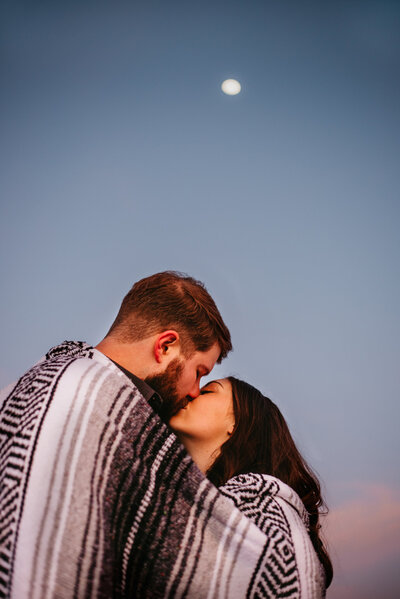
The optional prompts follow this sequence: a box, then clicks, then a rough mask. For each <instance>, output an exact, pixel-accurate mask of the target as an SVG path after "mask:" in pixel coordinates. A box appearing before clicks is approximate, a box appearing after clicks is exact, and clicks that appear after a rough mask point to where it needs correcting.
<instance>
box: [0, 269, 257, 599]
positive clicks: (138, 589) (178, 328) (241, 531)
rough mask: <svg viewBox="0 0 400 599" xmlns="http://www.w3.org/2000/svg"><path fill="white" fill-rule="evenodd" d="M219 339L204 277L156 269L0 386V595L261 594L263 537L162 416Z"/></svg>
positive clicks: (221, 331) (226, 345)
mask: <svg viewBox="0 0 400 599" xmlns="http://www.w3.org/2000/svg"><path fill="white" fill-rule="evenodd" d="M230 350H231V341H230V335H229V331H228V329H227V327H226V326H225V324H224V322H223V320H222V318H221V316H220V314H219V311H218V309H217V307H216V305H215V303H214V301H213V300H212V298H211V297H210V295H209V294H208V292H207V291H206V290H205V288H204V286H203V285H202V284H201V283H199V282H198V281H195V280H194V279H192V278H190V277H187V276H183V275H181V274H178V273H175V272H164V273H159V274H156V275H153V276H151V277H148V278H146V279H143V280H141V281H139V282H138V283H136V284H135V285H134V286H133V287H132V289H131V291H130V292H129V293H128V295H127V296H126V297H125V299H124V300H123V302H122V305H121V309H120V311H119V313H118V316H117V318H116V320H115V322H114V324H113V325H112V327H111V329H110V331H109V332H108V334H107V336H106V337H105V339H103V341H101V342H100V343H99V344H98V345H97V347H96V348H92V347H90V346H89V345H87V344H85V343H82V342H65V343H63V344H61V345H60V346H57V347H55V348H53V349H52V350H50V351H49V353H48V354H47V355H46V357H45V359H43V360H42V361H41V362H39V364H37V365H36V366H34V367H33V368H32V369H31V370H29V371H28V372H27V373H26V374H25V375H23V376H22V377H21V379H20V380H19V381H18V382H17V383H16V384H15V385H13V386H11V387H9V388H7V389H5V390H4V391H3V392H2V394H1V395H0V525H1V528H0V597H13V598H15V599H27V598H29V599H42V598H45V597H46V598H54V597H57V598H62V599H64V598H70V597H71V598H72V597H79V598H80V597H93V598H100V597H102V598H106V597H140V598H141V597H149V598H150V597H151V598H157V597H160V598H161V597H184V596H186V597H196V598H197V597H200V598H201V597H217V596H222V595H223V596H227V597H244V596H246V595H247V596H257V593H260V592H261V593H262V587H263V584H264V583H263V581H262V570H263V562H264V561H265V559H267V557H266V556H267V553H268V551H267V548H268V543H267V542H266V541H267V539H266V538H265V537H264V535H263V534H262V533H261V532H260V531H259V530H258V529H257V528H256V527H255V526H254V525H253V524H251V523H250V522H249V521H248V520H247V519H246V518H245V517H244V516H242V515H241V514H240V512H239V511H238V510H237V509H236V508H235V507H234V506H233V505H232V504H230V503H229V502H228V500H227V499H225V498H223V497H222V496H221V495H220V494H219V493H218V491H217V490H216V489H215V488H214V487H213V486H212V485H211V484H210V483H209V482H208V481H207V480H206V479H205V478H204V476H203V475H202V474H201V473H200V471H199V470H198V469H197V467H196V466H195V465H194V463H193V462H192V460H191V459H190V457H189V456H188V455H187V454H186V452H185V450H184V449H183V447H182V446H181V445H180V444H179V442H178V441H177V439H176V437H175V435H173V434H172V433H171V431H170V430H169V429H168V427H167V426H166V424H164V422H163V421H162V419H161V418H160V416H159V415H161V417H162V418H163V419H164V420H166V419H168V418H169V416H170V415H171V414H172V413H174V412H175V411H176V410H178V409H179V408H180V407H182V406H184V405H185V403H186V402H187V401H189V400H190V399H191V398H194V397H196V396H197V395H198V393H199V384H200V379H201V377H202V376H204V375H206V374H208V373H209V372H210V371H211V370H212V368H213V366H214V364H215V362H220V361H221V360H222V359H223V358H224V357H225V356H226V355H227V353H228V352H229V351H230ZM157 392H158V393H157Z"/></svg>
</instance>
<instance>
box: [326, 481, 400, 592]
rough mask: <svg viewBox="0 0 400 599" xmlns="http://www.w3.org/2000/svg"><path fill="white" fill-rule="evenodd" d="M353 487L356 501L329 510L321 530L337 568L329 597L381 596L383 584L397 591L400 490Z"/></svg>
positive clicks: (381, 487)
mask: <svg viewBox="0 0 400 599" xmlns="http://www.w3.org/2000/svg"><path fill="white" fill-rule="evenodd" d="M353 488H354V499H351V500H349V501H347V502H346V503H344V504H342V505H341V506H338V507H336V508H334V509H331V511H330V513H329V515H328V516H327V518H326V520H325V523H324V525H323V530H324V533H325V537H326V538H327V540H328V546H329V551H330V554H331V558H332V560H333V564H334V569H335V576H334V582H333V584H332V591H330V592H328V597H329V598H332V599H333V598H334V597H337V598H338V599H339V598H340V599H347V598H349V599H358V598H359V597H360V599H361V597H363V599H364V598H365V597H366V596H368V597H370V596H371V597H374V596H375V597H378V596H382V595H381V594H380V591H381V590H382V587H381V585H382V583H383V582H384V583H385V584H386V585H387V586H388V588H389V587H390V588H392V587H393V589H395V587H396V586H397V592H398V588H399V587H400V568H398V567H396V566H395V564H396V562H397V563H400V491H399V490H398V489H391V488H390V487H387V486H384V485H377V484H360V483H355V484H354V487H353ZM392 565H393V566H392ZM396 581H397V583H396ZM374 584H376V587H375V590H374V588H372V587H373V585H374ZM371 585H372V586H371ZM366 586H368V595H367V594H366ZM393 592H394V593H395V591H393ZM374 593H375V594H374ZM386 596H389V595H385V598H386ZM390 596H393V597H396V594H393V595H390Z"/></svg>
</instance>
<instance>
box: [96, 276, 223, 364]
mask: <svg viewBox="0 0 400 599" xmlns="http://www.w3.org/2000/svg"><path fill="white" fill-rule="evenodd" d="M166 329H175V330H176V331H177V332H178V333H179V335H180V337H181V344H182V351H183V353H185V355H189V354H190V353H193V352H194V351H201V352H204V351H208V350H209V349H210V348H211V347H212V346H213V345H214V343H218V345H219V346H220V348H221V353H220V356H219V358H218V363H220V362H221V360H222V359H223V358H225V357H226V356H227V354H228V352H230V350H231V349H232V343H231V336H230V333H229V330H228V328H227V326H226V325H225V323H224V321H223V320H222V317H221V314H220V313H219V311H218V308H217V306H216V305H215V302H214V300H213V299H212V297H211V296H210V294H209V293H208V291H207V289H206V288H205V286H204V285H203V283H201V282H200V281H196V279H193V278H192V277H189V276H188V275H186V274H183V273H180V272H176V271H165V272H159V273H157V274H155V275H151V276H150V277H146V278H145V279H141V280H140V281H138V282H137V283H135V284H134V285H133V287H132V289H131V290H130V291H129V292H128V293H127V295H126V296H125V297H124V299H123V301H122V304H121V308H120V310H119V312H118V315H117V317H116V319H115V321H114V322H113V324H112V326H111V328H110V330H109V331H108V334H107V335H110V336H113V337H117V338H118V339H119V340H120V341H124V342H132V341H139V340H140V339H145V338H146V337H150V335H153V334H154V333H157V332H160V331H163V330H166Z"/></svg>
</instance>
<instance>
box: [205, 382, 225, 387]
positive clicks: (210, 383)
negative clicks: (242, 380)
mask: <svg viewBox="0 0 400 599" xmlns="http://www.w3.org/2000/svg"><path fill="white" fill-rule="evenodd" d="M213 383H215V384H217V385H219V386H220V387H221V388H222V389H223V388H224V386H223V384H222V383H220V382H219V381H209V382H208V383H207V384H206V385H204V387H208V385H212V384H213ZM204 387H203V389H204Z"/></svg>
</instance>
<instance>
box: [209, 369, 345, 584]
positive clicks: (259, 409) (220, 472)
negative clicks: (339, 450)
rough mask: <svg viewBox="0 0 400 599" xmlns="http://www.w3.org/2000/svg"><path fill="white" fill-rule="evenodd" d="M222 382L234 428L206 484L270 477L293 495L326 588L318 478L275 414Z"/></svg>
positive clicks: (244, 387)
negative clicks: (241, 477)
mask: <svg viewBox="0 0 400 599" xmlns="http://www.w3.org/2000/svg"><path fill="white" fill-rule="evenodd" d="M225 381H229V383H230V385H231V389H232V407H233V414H234V419H235V426H234V429H233V432H232V434H231V435H230V436H229V438H228V439H227V440H226V441H225V443H224V444H223V445H222V446H221V448H220V451H219V454H218V456H217V457H216V459H215V461H214V463H213V464H212V466H211V467H210V468H209V469H208V471H207V476H208V478H209V479H210V480H211V481H212V482H213V483H214V484H215V485H217V486H220V485H223V484H224V483H225V482H226V481H227V480H228V479H229V478H231V477H232V476H236V475H237V474H245V473H248V472H258V473H260V474H270V475H272V476H275V477H276V478H279V479H280V480H281V481H283V482H284V483H286V484H287V485H289V486H290V487H291V488H292V489H294V490H295V491H296V493H297V494H298V495H299V497H300V499H301V500H302V501H303V503H304V506H305V508H306V510H307V512H308V515H309V521H310V537H311V540H312V543H313V545H314V548H315V550H316V552H317V554H318V556H319V558H320V560H321V563H322V565H323V566H324V569H325V574H326V586H328V585H329V584H330V582H331V580H332V575H333V569H332V564H331V561H330V559H329V556H328V553H327V551H326V549H325V547H324V545H323V543H322V541H321V539H320V537H319V529H320V527H321V526H320V524H319V514H320V509H321V508H323V507H324V502H323V499H322V497H321V488H320V484H319V481H318V479H317V477H316V476H315V474H314V473H313V471H312V470H311V468H310V467H309V466H308V464H307V463H306V462H305V460H304V459H303V458H302V456H301V454H300V452H299V451H298V449H297V447H296V445H295V443H294V441H293V438H292V436H291V434H290V431H289V428H288V426H287V424H286V421H285V419H284V417H283V416H282V414H281V412H280V410H279V408H278V407H277V406H276V405H275V404H274V403H273V402H272V401H271V400H270V399H268V397H265V396H264V395H263V394H262V393H260V391H258V390H257V389H256V388H255V387H253V386H252V385H249V384H248V383H245V382H244V381H241V380H239V379H236V378H235V377H229V378H228V379H225Z"/></svg>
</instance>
